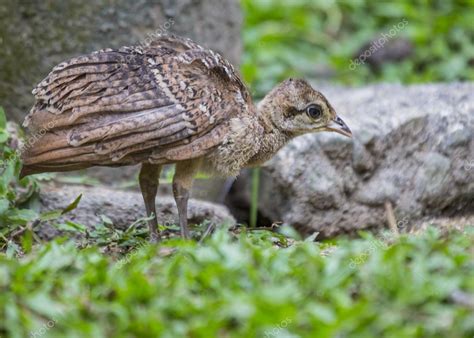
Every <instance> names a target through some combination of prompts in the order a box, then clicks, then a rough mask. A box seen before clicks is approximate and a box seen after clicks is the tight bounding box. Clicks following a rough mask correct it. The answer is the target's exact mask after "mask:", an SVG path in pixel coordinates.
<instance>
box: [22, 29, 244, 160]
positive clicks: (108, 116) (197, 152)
mask: <svg viewBox="0 0 474 338" xmlns="http://www.w3.org/2000/svg"><path fill="white" fill-rule="evenodd" d="M33 94H34V95H35V98H36V103H35V105H34V106H33V108H32V110H31V112H30V114H29V115H28V116H27V118H26V119H25V123H24V125H25V126H28V127H29V129H30V130H31V131H32V133H31V134H33V135H34V134H35V133H36V134H39V135H40V136H39V137H37V140H36V142H34V143H32V144H31V145H30V147H29V148H28V149H26V150H27V151H26V152H25V153H24V161H25V163H26V164H30V165H31V164H38V163H45V162H47V163H48V164H50V165H52V166H54V165H55V164H57V165H58V166H60V165H66V164H71V163H84V164H89V165H97V164H99V165H101V164H102V165H114V164H116V165H117V164H129V163H136V162H143V161H155V162H156V163H165V162H166V161H175V160H183V159H189V158H194V157H198V156H202V155H205V154H206V153H207V152H209V151H210V150H211V149H213V148H214V147H216V146H217V145H219V144H220V143H221V142H223V140H224V138H225V135H226V132H227V128H228V123H226V122H227V121H228V120H229V118H230V117H232V116H233V114H236V112H238V111H240V110H245V109H247V108H248V105H249V104H250V95H249V94H248V91H247V89H246V88H245V86H244V85H243V83H242V81H241V80H240V78H239V76H238V75H237V74H236V72H235V71H234V69H233V67H232V66H231V65H230V64H229V63H228V62H227V61H226V60H225V59H223V58H222V57H221V56H220V55H218V54H217V53H214V52H212V51H210V50H207V49H204V48H202V47H201V46H199V45H197V44H195V43H194V42H192V41H191V40H187V39H182V38H177V37H174V36H163V37H161V38H160V39H158V40H156V41H154V42H153V43H152V44H151V45H149V46H138V47H123V48H121V49H118V50H112V49H107V50H101V51H98V52H94V53H92V54H89V55H85V56H80V57H76V58H73V59H71V60H69V61H66V62H64V63H61V64H59V65H58V66H56V67H55V68H54V69H53V70H52V72H51V73H50V74H49V75H48V76H47V77H46V78H45V79H44V80H43V81H42V82H41V83H39V84H38V86H37V87H36V88H35V89H34V90H33Z"/></svg>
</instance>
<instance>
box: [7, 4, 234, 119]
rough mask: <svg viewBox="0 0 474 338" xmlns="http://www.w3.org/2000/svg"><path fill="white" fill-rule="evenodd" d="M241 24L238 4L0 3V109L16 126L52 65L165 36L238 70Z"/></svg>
mask: <svg viewBox="0 0 474 338" xmlns="http://www.w3.org/2000/svg"><path fill="white" fill-rule="evenodd" d="M241 19H242V15H241V11H240V6H239V2H238V0H202V1H195V0H134V1H130V0H114V1H110V0H95V1H83V0H68V1H17V0H2V1H1V2H0V22H1V25H0V106H4V108H5V109H6V112H7V114H8V116H9V119H13V120H16V121H21V120H22V119H23V117H24V116H25V114H26V113H27V112H28V110H29V108H30V107H31V105H32V103H33V96H32V95H31V90H32V88H33V86H34V85H36V83H38V82H39V81H40V80H41V79H42V78H44V77H45V76H46V75H47V74H48V73H49V71H50V70H51V68H52V67H53V66H54V65H56V64H58V63H59V62H61V61H63V60H65V59H67V58H70V57H72V56H76V55H79V54H82V53H89V52H91V51H94V50H98V49H102V48H106V47H110V48H117V47H120V46H123V45H131V44H142V45H143V44H146V43H148V42H149V41H150V39H153V37H154V36H156V34H159V33H163V32H174V33H177V34H180V35H183V36H187V37H190V38H192V39H194V40H195V41H197V42H199V43H201V44H203V45H205V46H207V47H210V48H212V49H214V50H216V51H218V52H220V53H222V54H223V55H224V56H226V57H227V58H229V59H230V60H231V61H232V62H233V63H235V64H236V65H237V64H238V63H239V60H240V54H241V48H242V45H241V39H240V27H241Z"/></svg>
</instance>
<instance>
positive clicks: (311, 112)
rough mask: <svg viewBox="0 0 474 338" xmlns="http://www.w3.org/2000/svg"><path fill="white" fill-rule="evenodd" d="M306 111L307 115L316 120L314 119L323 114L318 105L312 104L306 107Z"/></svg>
mask: <svg viewBox="0 0 474 338" xmlns="http://www.w3.org/2000/svg"><path fill="white" fill-rule="evenodd" d="M306 113H307V114H308V116H309V117H311V118H312V119H314V120H316V119H319V118H320V117H321V115H322V114H323V109H322V108H321V106H320V105H317V104H312V105H309V106H308V107H307V108H306Z"/></svg>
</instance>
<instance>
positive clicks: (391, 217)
mask: <svg viewBox="0 0 474 338" xmlns="http://www.w3.org/2000/svg"><path fill="white" fill-rule="evenodd" d="M385 215H386V216H387V223H388V226H389V228H390V230H391V231H392V233H393V234H394V235H396V236H398V235H400V233H399V232H398V228H397V220H396V218H395V214H394V212H393V207H392V202H390V201H385Z"/></svg>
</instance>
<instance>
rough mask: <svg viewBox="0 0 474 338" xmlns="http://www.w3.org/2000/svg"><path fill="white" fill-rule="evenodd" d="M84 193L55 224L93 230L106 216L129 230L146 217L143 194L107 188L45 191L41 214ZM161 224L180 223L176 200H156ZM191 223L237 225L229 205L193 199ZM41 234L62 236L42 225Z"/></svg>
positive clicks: (190, 205)
mask: <svg viewBox="0 0 474 338" xmlns="http://www.w3.org/2000/svg"><path fill="white" fill-rule="evenodd" d="M80 194H82V198H81V201H80V203H79V206H78V207H77V208H76V209H74V210H73V211H71V212H69V213H67V214H65V215H64V216H62V217H61V218H59V219H58V220H55V222H59V223H60V222H63V221H64V220H70V221H73V222H76V223H80V224H83V225H85V226H87V227H91V226H93V225H95V224H98V223H100V222H101V216H102V215H105V216H107V217H108V218H110V219H111V220H112V221H113V224H114V226H115V227H117V228H118V229H126V228H127V227H128V226H130V225H131V224H132V223H133V222H135V221H136V220H137V219H139V218H143V217H144V216H145V207H144V203H143V199H142V196H141V194H140V193H137V192H126V191H119V190H112V189H107V188H104V187H94V188H91V187H83V186H67V187H66V186H63V187H60V188H44V189H42V191H41V193H40V198H39V199H40V211H41V212H46V211H53V210H63V209H64V208H65V207H67V206H68V205H69V204H70V203H72V202H73V201H74V200H75V199H76V198H77V196H79V195H80ZM156 207H157V211H156V213H157V215H158V222H159V223H160V224H165V225H169V224H177V222H178V215H177V210H176V205H175V202H174V200H173V198H171V197H169V196H158V197H157V199H156ZM188 220H189V223H190V224H201V223H203V222H205V221H206V222H207V221H210V222H211V223H212V224H214V225H216V226H219V225H223V224H227V225H235V223H236V222H235V219H234V217H233V216H232V215H231V214H230V212H229V211H228V210H227V208H226V207H225V206H222V205H217V204H213V203H210V202H204V201H199V200H190V201H189V208H188ZM40 234H41V235H42V236H43V237H46V238H51V237H54V236H55V235H57V234H58V231H57V230H55V228H53V227H51V226H48V224H46V226H42V227H41V229H40Z"/></svg>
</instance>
